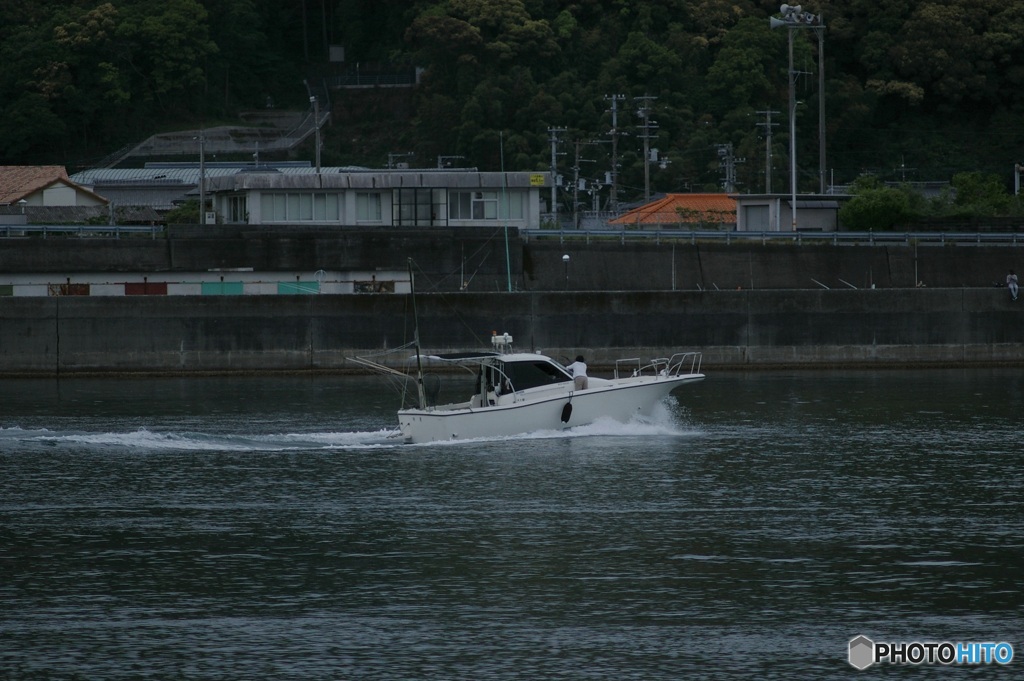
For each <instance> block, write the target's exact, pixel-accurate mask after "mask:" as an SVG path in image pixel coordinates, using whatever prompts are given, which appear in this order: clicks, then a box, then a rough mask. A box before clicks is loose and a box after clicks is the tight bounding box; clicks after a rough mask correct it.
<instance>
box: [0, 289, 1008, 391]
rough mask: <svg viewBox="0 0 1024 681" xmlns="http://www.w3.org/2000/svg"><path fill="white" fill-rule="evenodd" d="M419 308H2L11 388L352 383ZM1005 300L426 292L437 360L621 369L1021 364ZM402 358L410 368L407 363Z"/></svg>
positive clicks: (407, 332) (2, 342)
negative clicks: (643, 363)
mask: <svg viewBox="0 0 1024 681" xmlns="http://www.w3.org/2000/svg"><path fill="white" fill-rule="evenodd" d="M409 302H410V301H409V298H408V296H401V295H388V294H376V295H374V294H363V295H320V296H283V295H282V296H204V297H192V298H189V297H163V296H155V297H151V296H135V297H126V298H114V297H110V298H103V297H95V298H85V297H52V298H33V299H29V298H10V297H9V298H0V375H3V376H12V375H49V376H52V375H65V374H74V373H83V372H100V373H107V372H111V373H135V372H158V373H177V372H182V373H192V372H251V371H343V370H354V369H355V367H354V366H353V365H352V364H351V363H347V362H346V361H345V357H346V356H348V355H352V354H362V353H366V352H372V351H377V350H381V349H383V348H395V347H397V346H400V345H402V344H404V343H406V342H408V341H409V340H411V338H412V316H411V311H410V309H409ZM1022 306H1024V300H1022V301H1018V302H1016V303H1014V302H1011V301H1010V300H1009V296H1008V295H1007V294H1006V291H1005V290H1000V289H991V288H944V289H935V288H926V289H886V290H882V289H876V290H870V289H869V290H864V289H860V290H852V289H847V290H823V289H822V290H739V291H737V290H730V291H681V292H680V291H676V292H671V291H619V292H608V293H596V292H535V293H511V294H509V293H461V294H458V293H454V294H453V293H427V294H421V295H420V296H418V298H417V307H418V312H419V318H420V333H421V337H422V339H423V343H424V346H425V348H426V349H428V350H431V351H439V352H440V351H446V350H456V349H483V348H485V347H487V345H488V344H489V336H490V334H491V332H492V331H496V332H499V333H502V332H508V333H510V334H512V335H513V336H514V337H515V345H516V347H518V348H519V349H521V350H530V349H536V350H542V351H545V352H547V353H548V354H551V355H553V356H555V357H568V356H570V355H575V354H576V353H577V352H583V353H584V354H586V355H587V356H588V359H589V360H590V361H591V363H592V364H593V365H595V366H597V367H607V366H608V365H609V364H610V363H611V362H613V361H614V360H615V359H616V358H619V357H623V356H640V357H641V358H643V359H647V358H649V357H651V356H666V355H668V354H671V353H672V352H675V351H680V350H700V351H702V352H703V353H704V367H705V368H706V369H713V368H715V367H719V368H725V367H751V368H754V367H763V368H778V367H793V366H808V367H813V366H819V367H826V366H878V367H881V366H893V365H901V366H902V365H908V364H912V365H918V366H921V365H923V366H929V365H934V366H939V365H964V366H969V365H980V364H1024V344H1022V338H1024V307H1022ZM407 356H408V353H405V354H404V355H403V354H399V355H398V358H401V357H407Z"/></svg>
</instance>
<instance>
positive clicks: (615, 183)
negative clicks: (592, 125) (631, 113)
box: [605, 95, 626, 213]
mask: <svg viewBox="0 0 1024 681" xmlns="http://www.w3.org/2000/svg"><path fill="white" fill-rule="evenodd" d="M605 99H606V100H610V101H611V103H612V108H611V112H612V129H611V136H612V170H611V185H612V188H611V194H610V196H609V198H608V204H609V205H608V209H609V210H611V211H612V212H613V213H618V212H619V102H621V101H624V100H625V99H626V95H605Z"/></svg>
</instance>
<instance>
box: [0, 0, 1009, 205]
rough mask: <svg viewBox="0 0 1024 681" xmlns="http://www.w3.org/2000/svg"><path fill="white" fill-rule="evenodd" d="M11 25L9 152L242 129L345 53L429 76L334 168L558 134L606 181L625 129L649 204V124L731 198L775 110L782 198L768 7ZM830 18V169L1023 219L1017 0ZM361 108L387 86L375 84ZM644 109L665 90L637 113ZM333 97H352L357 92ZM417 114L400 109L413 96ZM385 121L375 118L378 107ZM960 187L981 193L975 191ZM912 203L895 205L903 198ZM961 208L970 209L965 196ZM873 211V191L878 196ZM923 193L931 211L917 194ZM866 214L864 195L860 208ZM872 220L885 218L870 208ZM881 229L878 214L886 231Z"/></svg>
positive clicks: (687, 186) (65, 5)
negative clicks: (615, 103) (240, 116)
mask: <svg viewBox="0 0 1024 681" xmlns="http://www.w3.org/2000/svg"><path fill="white" fill-rule="evenodd" d="M2 4H3V8H4V9H3V15H4V21H3V22H0V63H3V64H4V68H3V69H2V70H0V162H3V163H7V164H14V163H64V164H67V165H69V166H72V167H75V166H79V165H88V164H89V163H90V162H92V161H95V160H96V159H98V158H100V157H102V156H105V155H106V154H108V153H109V152H111V151H113V150H114V149H116V148H118V147H120V146H122V145H124V144H127V143H132V142H138V141H141V140H142V139H144V138H145V137H146V136H148V135H150V134H152V133H154V132H160V131H164V130H169V129H180V128H188V127H196V126H198V125H209V124H211V123H215V122H221V121H233V120H236V115H237V113H238V112H239V111H241V110H245V109H251V108H259V107H262V106H264V102H265V101H266V100H267V99H268V98H270V99H271V100H273V101H274V102H275V103H276V105H277V106H278V107H292V108H304V107H306V106H307V103H306V102H307V99H308V94H307V93H306V91H305V89H304V87H303V85H302V83H303V80H304V79H314V80H315V79H316V78H317V77H319V76H320V75H324V74H329V73H330V72H331V67H330V66H329V65H328V64H327V61H326V60H327V51H328V46H329V45H331V44H341V45H343V46H344V47H345V53H346V58H347V62H348V65H350V66H351V65H353V64H355V63H361V64H366V63H394V64H403V65H415V66H417V67H420V68H421V69H422V70H423V71H422V76H423V77H422V82H421V84H420V86H419V87H418V88H416V90H415V92H414V93H413V94H412V95H411V97H409V98H408V104H407V105H405V112H404V113H403V114H402V115H392V116H380V115H376V114H377V112H380V111H381V110H383V109H385V108H386V106H387V105H386V104H385V102H389V103H390V102H392V101H393V100H390V99H386V98H384V96H383V95H381V97H382V98H381V99H380V100H379V101H378V102H377V104H376V105H374V104H360V105H359V106H353V107H352V108H350V109H349V110H350V111H356V112H357V113H358V112H360V111H362V112H363V117H362V118H359V117H358V116H357V117H356V118H354V119H351V120H347V121H346V122H345V124H344V126H342V125H335V126H334V127H333V128H332V129H331V130H329V131H328V134H327V135H326V138H325V139H326V144H327V147H326V149H325V150H324V153H325V161H326V162H329V163H337V164H357V165H367V166H381V165H383V164H384V162H385V160H386V157H387V152H389V151H403V152H404V151H415V153H416V159H415V162H416V163H417V164H418V165H422V166H430V165H433V163H434V160H435V158H436V157H437V156H441V155H448V156H461V157H462V160H461V161H460V163H464V164H465V165H470V166H476V167H479V168H481V169H483V170H494V169H497V168H498V167H499V166H500V165H502V164H503V165H504V167H505V168H506V169H509V170H537V169H547V168H548V167H549V165H550V158H551V150H550V147H549V143H548V139H549V136H548V132H547V130H548V128H552V127H557V128H566V129H567V132H565V133H564V134H563V135H561V139H562V145H561V148H560V149H559V153H560V156H559V167H558V172H559V173H561V174H563V175H566V176H571V175H572V170H571V167H572V166H573V164H574V163H575V160H576V155H575V143H576V142H577V141H579V142H581V143H584V146H583V147H581V149H582V151H581V154H580V158H579V160H580V174H581V177H585V178H587V179H588V180H590V181H594V180H598V181H601V180H603V179H604V175H605V173H606V172H607V171H608V170H610V167H611V162H612V157H611V145H610V136H609V131H610V130H611V127H612V121H611V114H610V112H609V109H610V104H609V97H610V96H612V95H624V96H625V97H626V99H625V100H624V101H622V102H621V108H620V109H619V117H618V126H617V128H618V130H619V131H620V132H621V133H622V136H621V137H620V138H619V144H618V154H619V159H618V161H619V171H620V174H619V177H620V180H621V182H620V195H619V199H620V200H626V201H628V200H632V199H636V198H637V197H639V196H641V195H642V192H643V182H644V180H643V178H644V166H645V163H646V161H645V159H644V157H643V154H642V131H641V130H640V128H639V125H640V119H639V118H638V117H637V115H636V111H637V109H638V108H639V106H640V105H641V103H642V102H643V101H647V102H648V103H649V105H650V107H651V120H652V122H653V123H654V126H652V127H651V128H650V129H649V130H648V133H649V134H650V146H651V147H653V148H657V149H658V150H659V153H660V158H663V159H666V160H667V161H669V163H666V164H665V167H664V168H662V167H660V166H658V165H653V166H651V173H650V178H651V190H652V191H653V192H658V191H689V190H708V189H711V190H714V189H716V188H718V187H719V186H720V184H721V181H722V179H723V178H722V170H721V168H720V167H719V157H718V156H717V153H716V145H719V144H726V143H731V144H732V145H733V148H734V149H735V151H736V154H737V156H738V157H740V158H744V159H745V162H740V163H739V164H738V165H737V179H738V190H739V191H741V192H760V191H763V188H764V184H765V154H766V148H765V147H766V145H765V142H766V140H765V138H764V132H765V128H764V127H763V126H759V125H758V124H759V123H762V122H763V120H764V119H763V116H761V115H759V114H758V113H757V112H758V111H765V110H772V111H775V112H778V113H776V114H774V118H773V122H774V123H775V124H776V125H775V127H774V128H773V138H772V145H771V152H772V158H773V164H772V173H773V188H774V189H775V190H776V191H779V190H780V189H782V188H784V187H786V186H787V185H788V165H789V159H788V154H789V121H788V118H787V109H788V106H787V99H788V97H787V95H788V75H787V69H788V59H787V34H786V29H782V30H772V29H770V28H769V20H768V19H769V16H771V14H772V13H777V12H778V8H779V4H780V3H777V2H767V1H766V0H574V1H573V2H556V1H555V0H414V1H411V2H397V1H390V0H346V1H345V2H340V1H339V0H326V1H324V2H314V1H313V0H289V1H288V2H280V1H279V0H277V1H272V0H108V1H107V2H98V1H95V0H92V1H90V0H71V1H68V2H61V3H51V2H35V1H30V0H4V2H3V3H2ZM804 9H805V10H807V11H810V12H813V13H820V14H821V15H822V16H823V17H824V20H825V24H826V27H827V28H826V31H825V40H824V46H825V64H824V68H825V76H826V83H825V100H826V101H825V109H826V124H827V152H828V154H827V155H828V158H827V168H826V173H827V176H828V177H829V178H830V179H832V180H834V182H835V183H836V184H840V185H842V184H847V183H849V182H851V181H853V180H854V179H855V178H857V177H859V176H861V175H862V174H864V173H871V174H874V175H875V176H877V177H878V178H880V179H883V180H931V181H934V180H940V181H952V180H953V178H954V176H955V175H957V174H959V173H980V174H981V176H983V177H985V178H988V179H986V181H985V183H983V184H985V186H987V187H988V189H987V190H985V191H983V192H981V198H979V199H977V200H975V199H974V198H971V199H966V198H964V197H965V196H971V197H975V196H977V195H978V194H977V191H975V189H976V188H975V185H976V184H977V183H976V182H973V183H972V182H968V181H967V180H966V179H963V178H962V179H961V180H960V181H959V184H958V186H957V188H956V191H955V192H953V191H951V192H950V193H949V197H950V198H948V199H947V200H946V201H945V202H943V201H938V202H933V203H932V204H927V203H926V204H925V205H915V202H914V200H912V199H913V197H911V196H908V195H907V194H906V192H902V194H903V195H904V196H906V198H907V201H908V202H909V205H908V206H903V204H902V203H900V201H898V200H897V197H896V196H895V195H893V194H890V193H888V192H881V188H876V189H870V190H864V191H867V192H881V193H879V194H878V195H874V196H870V197H869V196H866V195H864V194H862V195H861V196H860V197H859V198H860V199H861V201H859V202H860V203H861V204H867V203H870V204H871V205H875V204H878V203H879V202H880V201H882V200H883V199H884V200H885V201H891V202H892V205H891V206H889V208H887V209H886V210H888V211H889V213H890V214H891V213H892V211H893V210H896V211H899V210H904V209H905V210H906V211H908V214H909V215H917V216H923V217H928V216H932V215H935V214H938V213H941V212H943V211H945V212H946V213H947V214H949V213H953V212H956V211H965V212H970V213H972V214H977V213H978V211H983V212H992V211H994V213H992V214H1006V213H1012V212H1014V211H1015V210H1017V203H1016V201H1015V200H1012V197H1009V196H1008V195H1007V196H1004V197H1003V199H1001V200H996V199H995V198H993V194H992V191H991V190H992V187H994V186H1001V187H1002V188H1003V189H1004V190H1006V189H1007V188H1008V187H1010V186H1012V171H1013V167H1014V164H1015V163H1017V162H1019V161H1022V160H1024V126H1022V125H1021V124H1020V120H1021V116H1022V114H1024V4H1022V3H1020V2H1007V1H1006V0H891V1H890V2H887V3H878V2H875V1H874V0H841V1H840V0H819V2H817V3H810V4H808V3H805V5H804ZM793 38H794V57H795V64H794V67H795V70H796V71H797V72H798V77H797V79H796V92H797V99H798V100H799V106H798V116H797V120H796V141H797V160H798V166H799V182H798V185H799V190H800V191H816V190H817V185H818V167H817V163H818V106H819V92H818V79H817V71H818V58H819V55H818V42H817V39H816V33H815V32H814V31H811V30H802V29H796V30H794V35H793ZM364 96H373V95H372V93H371V94H370V95H364ZM642 97H651V98H653V99H649V100H642V99H640V98H642ZM342 98H343V95H339V96H338V97H337V98H335V99H342ZM399 108H401V107H399ZM371 112H373V113H374V115H370V113H371ZM965 183H966V184H965ZM897 193H900V192H897ZM953 197H955V198H953ZM868 198H871V201H870V202H868ZM918 203H920V202H918ZM864 207H865V208H866V207H867V205H865V206H864ZM865 219H868V220H869V221H870V220H875V218H870V219H869V218H865ZM884 221H885V220H882V222H884Z"/></svg>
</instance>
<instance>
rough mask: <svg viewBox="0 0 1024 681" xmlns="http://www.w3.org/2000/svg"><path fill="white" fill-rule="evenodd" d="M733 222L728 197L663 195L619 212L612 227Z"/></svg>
mask: <svg viewBox="0 0 1024 681" xmlns="http://www.w3.org/2000/svg"><path fill="white" fill-rule="evenodd" d="M697 222H705V223H711V224H715V225H718V224H722V223H726V224H733V223H735V222H736V199H733V198H730V197H729V195H728V194H666V195H665V197H664V198H661V199H658V200H656V201H652V202H651V203H648V204H646V205H643V206H640V207H639V208H634V209H633V210H631V211H629V212H627V213H623V214H622V215H620V216H619V217H617V218H615V219H614V220H610V221H609V224H612V225H677V224H693V223H697Z"/></svg>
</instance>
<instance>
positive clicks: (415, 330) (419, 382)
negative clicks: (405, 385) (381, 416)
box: [409, 258, 427, 409]
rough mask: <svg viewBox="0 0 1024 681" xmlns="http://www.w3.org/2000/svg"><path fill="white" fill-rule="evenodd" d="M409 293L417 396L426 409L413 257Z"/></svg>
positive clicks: (422, 406)
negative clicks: (414, 349) (414, 348)
mask: <svg viewBox="0 0 1024 681" xmlns="http://www.w3.org/2000/svg"><path fill="white" fill-rule="evenodd" d="M409 294H410V296H411V297H412V342H413V345H414V346H416V397H417V398H418V399H419V407H420V409H426V407H427V396H426V392H425V391H424V390H423V359H422V358H421V357H420V319H419V316H418V315H417V314H416V277H415V275H414V274H413V273H412V258H409Z"/></svg>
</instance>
